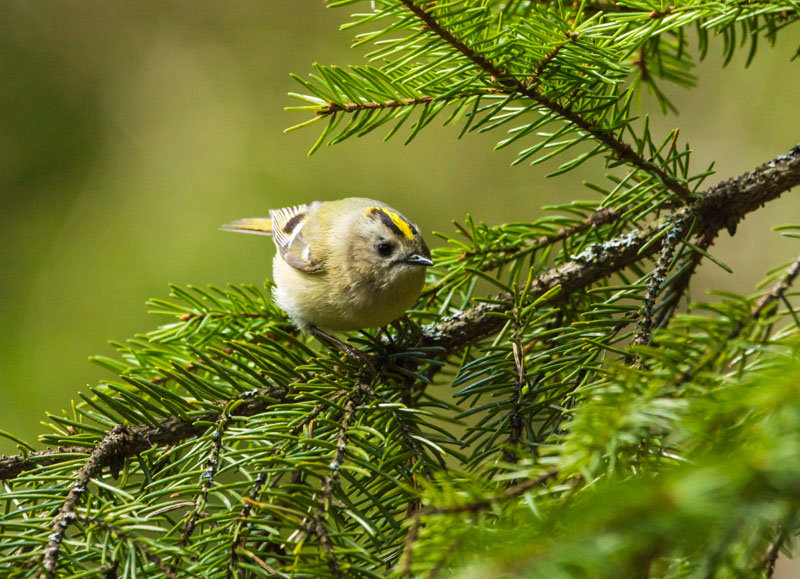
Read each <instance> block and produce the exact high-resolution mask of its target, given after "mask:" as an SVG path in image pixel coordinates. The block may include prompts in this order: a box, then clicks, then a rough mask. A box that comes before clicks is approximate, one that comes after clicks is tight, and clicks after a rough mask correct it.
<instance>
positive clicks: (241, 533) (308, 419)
mask: <svg viewBox="0 0 800 579" xmlns="http://www.w3.org/2000/svg"><path fill="white" fill-rule="evenodd" d="M345 394H346V391H345V390H340V391H339V392H337V393H336V394H334V395H333V396H331V398H330V403H329V404H325V403H320V404H317V405H316V406H314V408H313V409H312V410H311V411H310V412H309V413H308V414H306V415H305V416H304V417H303V419H302V420H301V421H300V422H298V423H297V425H296V426H294V427H293V428H292V429H291V430H289V436H290V437H292V436H297V435H298V434H299V433H300V432H302V431H303V429H304V428H305V427H306V426H308V425H309V424H311V423H312V422H313V421H314V420H315V419H316V418H317V417H318V416H319V415H320V414H321V413H322V411H323V410H325V409H327V408H330V406H331V405H334V404H337V403H338V402H339V400H341V399H342V398H343V397H344V395H345ZM291 440H292V439H291V438H286V439H285V440H284V441H283V442H282V443H281V444H280V445H279V446H278V448H277V449H276V450H275V455H276V456H279V455H280V454H282V453H283V452H285V451H286V449H287V448H288V447H289V444H290V442H291ZM281 478H282V477H275V479H274V480H273V481H272V483H271V484H270V488H274V487H275V486H276V485H277V484H278V483H279V482H280V481H281ZM265 482H267V473H266V472H265V471H261V472H259V473H258V474H257V475H256V479H255V481H254V482H253V485H252V486H251V487H250V491H249V492H248V493H247V496H248V498H249V499H250V500H249V501H244V504H243V505H242V510H241V512H240V513H239V517H238V519H239V520H238V521H237V522H236V527H235V529H234V533H233V540H232V541H231V557H230V561H229V564H228V569H227V572H226V575H227V577H229V578H230V577H233V571H234V567H235V566H236V563H237V562H238V560H239V553H240V552H243V551H244V545H245V544H246V543H247V538H248V535H249V533H250V527H249V526H247V525H246V524H245V521H247V519H248V518H249V517H250V512H251V511H252V510H253V504H254V503H257V502H258V499H259V495H260V494H261V489H262V487H263V486H264V483H265Z"/></svg>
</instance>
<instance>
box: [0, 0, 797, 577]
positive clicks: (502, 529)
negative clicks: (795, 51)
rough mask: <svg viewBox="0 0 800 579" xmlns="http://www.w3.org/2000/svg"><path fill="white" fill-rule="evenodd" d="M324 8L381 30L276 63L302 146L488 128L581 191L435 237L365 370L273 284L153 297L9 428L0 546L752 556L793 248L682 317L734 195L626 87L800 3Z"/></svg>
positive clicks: (39, 566)
mask: <svg viewBox="0 0 800 579" xmlns="http://www.w3.org/2000/svg"><path fill="white" fill-rule="evenodd" d="M331 4H334V5H350V4H356V5H357V6H358V8H357V10H358V11H359V14H358V15H357V16H356V17H355V20H354V23H353V25H352V26H358V27H359V28H357V30H359V31H362V32H361V33H359V35H358V36H357V37H356V39H357V43H358V44H370V45H372V46H373V47H374V49H375V52H372V53H370V54H368V55H367V57H366V58H367V59H368V61H369V64H367V65H364V66H361V67H350V68H338V67H326V66H322V65H319V66H317V67H316V72H315V74H314V75H312V76H311V77H309V78H308V79H306V78H305V77H298V80H299V81H300V82H301V84H302V86H303V87H304V89H305V93H304V94H303V95H301V96H300V98H301V99H302V100H303V101H305V102H306V103H309V104H308V106H307V107H306V108H305V109H303V110H309V111H311V113H312V116H311V118H310V120H309V121H308V122H307V123H304V124H303V126H305V125H307V124H312V125H317V124H318V123H320V122H322V123H324V126H325V128H324V129H323V130H322V131H321V135H320V138H319V141H318V144H322V143H325V142H328V143H336V142H340V141H343V140H345V139H349V138H351V137H353V136H357V135H366V134H367V133H370V132H372V131H373V130H375V129H378V128H384V129H387V130H389V131H390V135H392V134H395V133H398V134H400V133H401V132H402V131H405V134H406V135H407V138H409V139H410V138H414V137H416V136H417V134H418V133H420V131H422V130H423V129H424V128H425V127H426V126H428V125H429V124H430V123H431V122H432V121H434V120H440V121H445V122H448V123H449V122H453V123H460V126H461V127H462V129H463V132H466V131H484V132H492V131H494V132H499V131H500V130H506V131H507V133H508V134H507V136H506V137H503V138H501V140H500V142H499V145H498V146H499V147H506V146H509V147H514V148H515V150H518V151H519V156H518V160H519V161H520V162H521V161H525V162H533V163H538V162H542V161H545V160H547V161H549V160H550V159H555V160H557V162H558V165H557V168H556V170H555V171H554V173H553V176H556V175H560V174H564V173H569V172H571V171H574V170H575V169H576V168H577V167H579V166H580V165H582V164H583V163H585V162H587V161H589V160H590V159H595V160H602V165H603V166H605V169H606V170H605V171H604V172H600V173H598V174H597V176H596V178H595V179H593V180H592V181H591V182H589V183H587V187H588V188H589V189H590V190H591V191H593V192H594V194H595V195H596V194H598V193H599V197H600V200H599V201H592V202H587V201H577V200H576V201H574V202H572V203H567V204H561V205H558V206H554V207H551V208H550V210H551V211H552V212H553V213H554V216H552V217H545V218H542V219H538V220H534V221H524V222H519V223H510V224H506V225H502V226H494V227H490V226H487V225H485V224H482V223H479V222H476V221H474V220H472V219H471V218H467V219H466V220H465V221H464V224H463V225H462V224H458V225H457V228H458V231H457V233H456V234H455V235H453V236H447V235H443V236H442V237H443V238H444V241H445V246H444V247H442V248H439V249H437V250H436V251H435V254H434V257H435V259H436V261H437V263H438V264H439V267H438V268H436V269H435V270H434V271H433V273H432V277H431V279H430V280H429V282H430V283H429V286H428V288H427V289H426V290H425V292H424V293H423V295H422V296H421V298H420V301H419V302H418V304H417V306H416V307H415V309H414V310H413V311H412V312H411V313H410V319H409V320H407V321H403V322H400V323H398V324H396V325H394V326H392V327H390V328H387V329H385V330H383V331H380V332H377V331H371V332H365V333H360V334H357V335H354V336H351V338H350V339H351V341H352V342H353V343H354V344H356V345H358V346H359V347H361V348H362V349H363V350H364V351H365V352H367V353H369V355H371V356H372V360H373V363H374V365H375V369H374V370H371V369H369V368H368V367H366V366H362V365H360V364H359V362H358V360H353V359H350V358H348V357H342V356H341V354H340V353H339V352H338V351H336V350H335V349H326V348H322V347H320V346H318V345H315V344H313V343H312V342H311V341H310V340H309V339H308V338H307V337H305V336H302V335H298V334H297V332H296V331H295V330H294V329H293V328H292V327H291V325H290V324H289V323H288V321H287V319H286V318H285V315H284V314H283V313H282V312H281V311H280V310H278V309H277V308H276V307H275V306H274V305H273V304H272V302H271V300H270V297H269V286H267V287H266V288H259V287H254V286H247V285H231V286H229V287H227V288H225V289H220V288H215V287H209V288H207V289H201V288H194V287H189V288H182V287H178V286H175V287H173V288H172V299H171V300H170V301H164V300H153V301H152V302H151V309H152V311H153V312H154V313H156V314H158V315H167V316H171V317H172V322H171V323H169V324H168V325H165V326H162V327H160V328H159V329H157V330H155V331H153V332H150V333H148V334H144V335H141V336H138V337H136V338H134V339H131V340H129V341H127V342H125V343H120V344H117V350H118V356H117V357H116V358H110V357H98V358H97V359H96V361H97V362H98V363H100V364H101V365H103V366H104V367H106V368H107V369H109V370H111V371H112V372H114V373H115V374H116V375H117V376H118V378H117V379H114V380H107V381H103V382H101V383H100V384H99V385H97V386H95V387H92V388H90V392H89V393H87V394H85V395H82V396H81V401H80V402H79V403H76V404H74V405H73V407H72V408H71V409H70V410H69V411H66V412H64V413H63V414H61V415H50V416H49V420H48V427H49V432H48V433H47V434H45V435H43V436H42V437H41V442H43V443H45V444H47V445H50V446H52V447H59V448H60V450H58V451H55V452H44V453H42V452H38V453H37V452H35V451H33V449H32V448H30V447H29V445H27V444H25V443H20V446H21V452H22V453H21V455H19V456H18V457H9V458H8V459H6V460H5V462H3V463H2V465H0V466H2V467H3V469H4V470H3V471H2V472H3V478H4V479H5V481H4V485H5V486H4V492H3V495H2V504H3V507H4V511H3V516H2V519H0V537H2V551H0V565H2V566H3V568H5V569H7V570H8V571H9V573H10V574H11V575H14V576H27V575H36V574H39V573H45V574H48V573H50V574H56V573H57V574H59V575H65V576H82V575H86V576H92V575H105V576H118V575H124V576H136V575H137V574H141V575H146V576H178V575H180V576H184V575H186V576H192V575H199V576H237V575H240V576H246V575H248V573H250V574H254V575H255V574H264V573H277V574H280V575H286V576H329V575H333V576H375V575H384V574H387V573H390V574H401V575H407V574H415V575H416V574H419V575H425V574H436V573H439V572H441V573H459V572H461V573H464V574H466V575H470V574H473V575H474V574H478V575H481V576H487V575H490V576H491V575H500V574H504V573H505V574H508V573H513V574H516V575H519V574H529V575H536V576H547V577H556V576H600V575H602V573H608V574H609V576H619V574H620V573H622V574H627V575H641V576H650V575H652V576H709V575H712V576H729V575H747V574H752V573H765V574H770V573H771V569H770V565H771V564H773V563H774V555H775V554H776V553H777V551H778V550H779V549H781V548H789V547H790V546H791V542H790V540H789V537H791V536H792V535H793V534H794V532H795V530H796V528H797V519H798V517H797V507H798V504H797V501H798V496H797V489H798V485H797V481H798V480H800V472H798V470H797V469H798V465H800V456H798V453H799V452H800V432H798V424H800V422H798V413H800V406H798V403H797V387H796V383H797V377H798V376H797V362H798V353H797V345H796V341H797V336H796V331H797V328H798V326H799V325H800V323H798V319H797V317H796V314H795V311H794V308H793V306H792V301H791V298H792V296H793V291H792V289H791V284H792V282H793V281H794V278H795V277H796V276H797V274H798V269H800V266H799V265H798V262H794V263H793V264H791V265H790V267H789V269H788V270H786V264H777V265H776V267H775V268H774V269H772V270H770V272H768V276H769V277H768V279H767V280H766V282H765V286H764V288H766V289H762V290H761V291H760V292H759V293H757V294H755V295H751V296H739V295H734V294H725V295H719V296H718V298H717V299H716V300H715V301H713V302H710V303H708V304H705V305H704V304H697V305H695V306H694V308H693V309H691V310H690V311H689V312H688V313H680V310H682V309H683V305H682V304H683V298H684V296H685V294H686V291H687V286H688V283H689V281H690V280H691V279H692V277H693V275H694V274H695V272H696V268H697V267H698V264H699V263H700V262H701V261H702V260H709V261H711V262H712V263H715V264H717V265H718V266H719V267H721V268H723V269H724V268H727V267H728V266H727V265H725V264H724V263H723V262H721V261H720V260H719V259H717V258H715V257H714V256H713V255H711V254H710V253H709V252H710V251H711V250H712V244H713V241H714V239H715V237H716V235H717V233H718V232H719V231H720V230H724V229H727V230H728V231H729V232H731V233H732V234H733V233H735V231H736V225H737V223H738V220H739V219H740V218H741V217H742V216H743V215H744V214H745V213H746V212H747V211H749V210H750V209H747V210H743V209H740V207H739V205H736V204H732V206H731V207H730V208H729V210H730V214H729V215H727V216H725V215H722V214H720V215H718V217H719V218H718V219H716V220H714V219H712V218H711V217H709V214H710V213H713V211H709V208H708V200H709V199H712V197H713V196H712V195H711V193H713V190H711V189H706V188H705V185H704V180H705V179H706V178H707V177H708V175H709V174H710V169H709V168H708V167H700V168H697V167H694V166H693V165H692V164H691V163H690V158H691V154H692V150H691V148H690V147H689V146H688V145H686V144H685V143H682V142H681V140H680V139H679V136H678V133H677V131H671V132H669V131H668V132H666V133H664V134H657V133H656V132H655V131H654V130H651V128H650V124H649V121H648V120H647V119H646V118H644V119H636V118H635V116H636V115H635V114H634V112H633V109H632V107H631V105H632V103H633V102H634V101H635V99H636V98H637V96H638V95H639V93H640V92H641V91H642V89H643V87H645V86H647V87H650V88H651V90H655V91H656V94H658V95H660V97H659V98H660V102H661V105H662V106H663V108H664V109H665V110H671V108H672V107H673V105H672V103H671V102H670V101H669V100H667V99H666V97H665V96H664V94H665V91H664V89H663V88H662V87H663V85H664V84H665V83H675V84H677V85H679V86H682V87H685V88H690V87H691V85H692V83H693V78H692V76H691V70H692V68H693V66H694V62H695V60H696V59H697V58H699V57H702V56H703V54H704V53H705V51H706V49H707V47H708V46H709V45H712V48H713V44H714V41H712V36H714V37H716V36H719V37H721V42H720V45H721V48H722V50H723V51H724V53H725V54H726V55H731V54H733V53H734V52H735V51H736V50H750V51H751V53H754V52H755V50H756V48H754V47H758V44H757V40H758V39H760V40H761V42H762V43H763V41H772V40H774V38H775V37H776V35H779V34H781V33H782V32H783V29H784V28H786V27H787V26H788V25H790V24H792V23H793V22H794V21H795V20H796V18H797V15H798V12H797V10H798V5H797V3H796V2H769V3H767V2H752V1H747V2H725V3H721V2H699V1H685V2H679V3H676V4H675V5H674V6H666V5H662V3H659V2H646V1H641V2H627V1H624V2H623V1H620V2H614V3H610V4H607V3H604V2H603V3H593V2H590V1H587V2H582V3H578V4H573V3H559V2H555V3H540V2H534V3H528V2H521V1H516V2H515V1H511V2H506V3H500V2H485V1H484V2H478V1H473V0H467V1H465V2H451V3H439V2H434V3H415V2H412V1H411V0H376V1H374V2H359V3H355V2H331ZM365 30H366V32H364V31H365ZM689 30H695V33H696V34H697V35H698V38H699V39H700V48H699V51H693V50H690V48H689V44H688V42H687V36H686V35H687V31H689ZM742 37H744V38H746V39H747V42H744V43H742V42H740V39H741V38H742ZM316 148H317V145H315V146H314V147H312V151H313V150H315V149H316ZM779 152H780V151H779ZM798 154H800V151H797V150H793V151H792V153H791V154H790V155H789V156H787V157H785V158H784V161H785V162H792V163H795V164H794V165H792V167H793V168H792V169H791V170H789V171H788V172H790V173H791V174H792V175H795V176H796V174H797V172H798V171H797V167H796V157H797V155H798ZM787 160H788V161H787ZM784 161H781V162H784ZM781 162H773V163H772V168H774V167H775V166H779V167H780V166H782V165H781ZM747 169H749V167H743V168H742V170H743V171H744V170H747ZM761 170H762V171H763V172H764V173H769V172H770V171H771V168H770V166H769V165H767V166H764V167H762V168H761ZM795 182H796V181H794V182H792V183H789V184H788V186H785V185H782V186H781V187H775V190H774V191H772V192H771V194H770V195H765V196H764V200H768V199H772V198H774V197H776V196H777V195H778V194H780V192H782V191H783V190H785V189H786V188H788V187H791V185H792V184H793V183H795ZM734 185H735V184H734ZM740 192H741V191H740ZM712 209H714V210H717V209H718V208H717V207H712ZM723 212H724V208H723V209H719V210H718V213H723ZM784 233H785V234H786V235H787V236H793V235H794V234H795V229H794V228H791V227H789V228H786V229H785V230H784ZM631 256H633V258H632V257H631ZM587 272H588V273H587ZM497 292H500V293H499V295H497ZM487 296H488V297H487ZM420 326H422V329H420ZM454 328H456V329H454ZM476 328H478V330H476ZM471 332H474V333H471ZM435 381H438V382H439V383H443V382H444V383H451V384H452V385H453V386H454V387H455V389H456V390H455V399H454V400H453V401H451V400H448V399H444V397H442V396H440V395H439V394H437V389H434V388H432V387H431V386H430V385H431V383H432V382H435Z"/></svg>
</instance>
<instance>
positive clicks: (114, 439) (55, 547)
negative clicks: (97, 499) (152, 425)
mask: <svg viewBox="0 0 800 579" xmlns="http://www.w3.org/2000/svg"><path fill="white" fill-rule="evenodd" d="M128 435H129V431H128V428H127V427H125V426H122V425H119V426H116V427H115V428H114V429H112V430H111V432H109V433H108V434H107V435H106V436H105V437H104V438H103V440H102V441H101V442H100V444H98V445H97V447H96V448H95V449H94V451H92V454H91V455H90V456H89V458H88V459H87V461H86V464H84V465H83V468H81V469H80V470H79V471H78V474H77V476H76V477H75V479H74V481H73V483H72V486H71V487H70V490H69V493H68V494H67V498H66V500H65V501H64V504H63V505H61V509H59V512H58V515H56V516H55V517H54V518H53V520H52V521H51V522H50V531H51V532H50V536H49V537H48V538H47V545H45V548H44V553H43V554H42V557H41V560H42V568H43V569H44V573H41V574H40V578H42V577H55V575H56V569H57V567H58V555H59V551H60V549H61V542H62V541H63V540H64V536H65V534H66V532H67V529H68V528H69V526H70V525H71V524H72V523H74V522H75V520H76V519H77V515H76V513H75V509H76V508H77V507H78V505H79V504H80V501H81V498H82V497H83V495H84V494H85V493H86V490H87V487H88V486H89V483H90V482H91V480H92V479H93V478H94V477H96V476H97V475H98V474H100V471H101V470H102V469H103V466H104V465H106V464H114V463H115V462H116V464H119V462H118V459H117V458H116V457H117V456H118V453H119V452H120V450H122V448H123V447H124V441H125V438H126V437H127V436H128Z"/></svg>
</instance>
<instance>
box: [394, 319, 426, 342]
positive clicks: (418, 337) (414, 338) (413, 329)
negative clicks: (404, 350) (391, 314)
mask: <svg viewBox="0 0 800 579" xmlns="http://www.w3.org/2000/svg"><path fill="white" fill-rule="evenodd" d="M401 322H404V323H406V324H408V328H409V330H410V331H409V334H410V337H411V343H412V344H413V345H414V346H419V345H420V344H421V343H422V334H423V332H422V327H421V326H420V325H419V324H418V323H417V322H415V321H414V320H412V319H411V318H409V317H408V316H402V317H400V318H398V319H397V320H395V321H394V322H392V324H397V326H396V327H397V329H398V330H402V325H401Z"/></svg>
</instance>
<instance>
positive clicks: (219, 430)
mask: <svg viewBox="0 0 800 579" xmlns="http://www.w3.org/2000/svg"><path fill="white" fill-rule="evenodd" d="M229 420H230V418H229V417H228V415H227V413H226V412H225V411H223V413H222V414H220V415H219V417H218V418H217V426H216V428H215V429H214V434H213V436H212V439H213V441H212V443H211V450H210V451H209V453H208V458H207V459H206V470H205V471H203V474H202V475H201V479H202V482H201V483H200V493H199V494H198V495H197V499H195V505H194V509H193V510H192V512H191V513H190V514H189V516H188V518H187V519H186V522H185V523H184V525H183V531H182V533H181V544H182V545H184V546H185V545H187V544H188V543H189V539H190V538H191V537H192V533H194V529H195V527H196V526H197V521H198V520H199V519H200V518H202V517H204V516H205V513H204V510H205V506H206V502H207V501H208V493H209V491H210V490H211V486H212V485H213V484H214V475H216V474H217V469H218V468H219V461H220V453H221V452H222V436H223V434H224V432H225V427H226V426H227V425H228V422H229Z"/></svg>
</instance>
